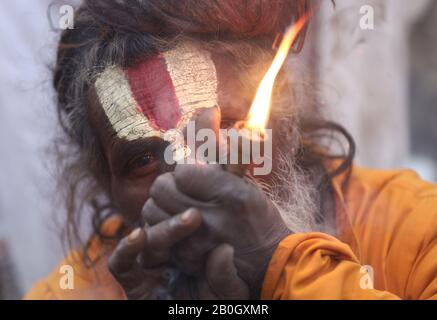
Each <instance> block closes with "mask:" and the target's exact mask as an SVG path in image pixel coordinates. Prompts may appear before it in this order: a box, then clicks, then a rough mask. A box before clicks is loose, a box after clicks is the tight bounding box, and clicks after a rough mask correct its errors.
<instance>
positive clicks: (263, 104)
mask: <svg viewBox="0 0 437 320" xmlns="http://www.w3.org/2000/svg"><path fill="white" fill-rule="evenodd" d="M308 18H309V14H307V15H305V16H303V17H302V18H300V19H299V20H298V21H297V22H296V23H295V24H293V25H291V26H290V27H289V28H288V29H287V31H286V32H285V35H284V37H283V39H282V41H281V44H280V45H279V48H278V52H277V54H276V56H275V58H274V59H273V62H272V64H271V65H270V67H269V69H268V70H267V72H266V74H265V75H264V78H263V79H262V81H261V83H260V85H259V87H258V90H257V92H256V95H255V98H254V100H253V102H252V106H251V107H250V110H249V115H248V117H247V120H246V123H245V127H246V128H249V129H255V130H258V131H260V132H261V133H264V130H265V128H266V126H267V122H268V120H269V115H270V109H271V100H272V92H273V85H274V83H275V80H276V77H277V75H278V73H279V70H281V67H282V65H283V64H284V62H285V59H286V58H287V55H288V52H289V51H290V48H291V46H292V44H293V42H294V40H295V39H296V37H297V36H298V35H299V32H300V31H301V30H302V29H303V27H304V26H305V24H306V23H307V21H308Z"/></svg>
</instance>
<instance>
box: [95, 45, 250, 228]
mask: <svg viewBox="0 0 437 320" xmlns="http://www.w3.org/2000/svg"><path fill="white" fill-rule="evenodd" d="M238 79H239V78H238V75H237V73H236V71H235V69H233V68H232V66H231V64H230V63H229V61H227V60H226V58H225V57H223V56H215V55H211V54H210V53H208V52H206V51H204V50H201V49H200V48H199V47H198V46H197V45H195V44H193V43H191V42H184V43H181V44H179V45H178V46H176V47H175V48H174V49H172V50H170V51H168V52H165V53H162V54H159V55H156V56H153V57H149V58H147V59H145V60H143V61H140V62H139V63H137V64H136V65H135V66H134V67H131V68H129V69H127V70H122V69H121V68H118V67H113V66H109V67H107V68H106V69H105V70H104V71H103V72H102V73H101V74H100V76H99V77H98V78H97V79H96V82H95V86H94V90H92V92H91V96H90V99H91V102H92V112H91V121H92V124H93V125H94V127H95V128H96V132H97V134H98V136H99V138H100V141H101V143H102V145H103V149H104V153H105V156H106V159H107V162H108V165H109V169H110V184H111V185H110V190H111V195H112V198H113V200H114V202H115V203H116V205H117V206H118V209H119V210H120V212H121V213H122V214H123V215H124V216H125V217H126V219H127V221H128V222H132V223H134V222H136V221H137V219H138V216H139V215H140V212H141V208H142V206H143V204H144V203H145V201H146V199H147V198H148V197H149V189H150V187H151V185H152V183H153V181H154V180H155V178H156V177H157V176H158V175H160V174H162V173H164V172H165V171H167V170H169V167H168V165H166V164H165V162H164V158H163V153H164V149H165V147H166V146H167V143H166V142H165V141H164V140H163V135H164V134H165V132H167V131H168V130H170V129H173V128H176V129H180V130H183V129H184V128H185V127H186V125H187V123H188V121H190V120H193V119H196V118H197V117H198V116H199V115H201V114H202V113H208V114H210V115H212V117H209V118H210V119H212V121H213V122H216V123H210V124H209V125H211V126H221V127H227V126H229V125H231V124H232V123H234V122H235V121H238V120H242V119H244V117H245V116H246V114H247V111H248V108H249V106H250V102H251V101H250V99H248V98H247V97H248V96H249V95H244V94H242V93H243V92H244V89H243V88H242V86H241V83H240V82H239V80H238ZM245 96H246V97H245Z"/></svg>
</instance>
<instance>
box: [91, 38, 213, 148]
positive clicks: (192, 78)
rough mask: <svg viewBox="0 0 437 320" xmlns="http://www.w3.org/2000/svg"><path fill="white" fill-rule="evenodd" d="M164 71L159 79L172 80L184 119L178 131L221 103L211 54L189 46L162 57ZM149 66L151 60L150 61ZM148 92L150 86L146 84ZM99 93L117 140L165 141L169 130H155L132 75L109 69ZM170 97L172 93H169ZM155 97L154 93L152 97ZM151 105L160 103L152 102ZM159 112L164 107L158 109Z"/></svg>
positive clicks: (97, 85)
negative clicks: (203, 110) (198, 113)
mask: <svg viewBox="0 0 437 320" xmlns="http://www.w3.org/2000/svg"><path fill="white" fill-rule="evenodd" d="M159 59H162V71H161V70H159V72H157V74H156V76H157V77H159V76H161V75H162V76H166V77H168V76H169V77H170V79H171V83H172V85H171V86H170V87H169V91H170V90H172V91H174V92H173V93H171V94H174V95H175V96H176V98H177V102H178V104H179V105H178V106H177V108H179V112H180V119H179V120H178V121H177V124H176V125H175V129H183V128H185V127H186V125H187V123H188V122H189V120H190V119H191V117H192V115H193V113H194V112H195V111H196V110H197V109H199V108H212V107H215V106H217V105H218V102H217V86H218V81H217V73H216V69H215V65H214V62H213V61H212V59H211V57H210V54H209V53H208V52H207V51H204V50H201V49H199V48H198V47H197V46H196V45H194V44H192V43H190V42H185V43H181V44H179V45H178V46H177V47H175V48H174V49H172V50H170V51H168V52H165V53H162V54H161V55H160V56H159ZM146 62H147V60H146ZM144 87H145V90H147V83H144ZM95 89H96V92H97V96H98V98H99V100H100V103H101V105H102V107H103V110H104V111H105V114H106V116H107V117H108V119H109V121H110V123H111V125H112V127H113V128H114V130H115V132H116V133H117V136H118V137H120V138H125V139H127V140H135V139H139V138H147V137H153V136H156V137H161V138H162V137H163V134H164V132H165V130H163V129H159V128H156V127H155V128H154V126H153V125H152V123H151V121H150V119H148V118H147V116H146V115H145V114H144V112H143V110H142V108H141V105H140V104H141V103H139V102H138V101H137V100H136V99H135V93H134V92H133V91H132V88H131V86H130V83H129V78H128V73H127V72H126V71H125V70H122V69H121V68H118V67H115V66H109V67H107V68H106V69H105V70H104V71H103V72H102V73H101V74H100V75H99V76H98V78H97V80H96V82H95ZM169 94H170V93H169ZM151 95H153V92H152V93H151ZM150 100H151V101H149V103H154V102H157V101H159V99H156V100H153V99H150ZM154 107H156V108H159V107H160V106H159V105H157V106H154Z"/></svg>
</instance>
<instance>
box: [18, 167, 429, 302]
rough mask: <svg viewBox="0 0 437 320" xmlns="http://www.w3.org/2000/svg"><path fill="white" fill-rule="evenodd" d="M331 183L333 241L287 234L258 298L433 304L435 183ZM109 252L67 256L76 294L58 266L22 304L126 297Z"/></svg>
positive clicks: (389, 176) (384, 178) (378, 179)
mask: <svg viewBox="0 0 437 320" xmlns="http://www.w3.org/2000/svg"><path fill="white" fill-rule="evenodd" d="M343 178H344V177H342V176H339V177H336V178H335V179H334V182H333V184H334V191H335V203H336V224H337V226H336V227H337V236H336V237H333V236H330V235H327V234H323V233H317V232H313V233H302V234H294V235H291V236H289V237H287V238H285V239H284V240H282V241H281V243H280V244H279V246H278V248H277V249H276V251H275V253H274V255H273V257H272V259H271V261H270V264H269V267H268V270H267V272H266V275H265V279H264V284H263V289H262V299H437V185H434V184H430V183H427V182H425V181H423V180H421V179H419V178H418V177H417V175H416V174H415V173H414V172H412V171H408V170H404V171H381V170H369V169H362V168H358V167H356V166H355V167H354V168H353V171H352V175H351V177H350V182H349V185H348V188H347V190H346V192H342V190H341V187H340V185H341V182H342V181H343ZM110 251H111V248H105V247H104V246H102V245H101V244H99V243H97V242H96V243H95V244H94V246H93V248H92V252H93V254H95V255H98V254H99V253H101V252H104V254H103V256H104V258H103V259H101V260H99V262H98V263H97V265H96V267H95V268H94V269H87V268H86V267H85V266H84V265H83V264H82V263H81V262H79V261H80V259H76V261H75V262H72V260H71V258H72V256H74V255H78V253H77V252H76V253H73V254H70V256H69V257H67V259H66V260H65V261H63V262H61V265H62V264H72V265H73V268H74V271H75V277H74V281H75V282H74V285H75V289H73V290H68V289H67V290H62V289H60V286H59V281H60V278H61V277H62V274H60V273H59V268H60V266H58V267H57V268H55V270H54V271H53V273H52V274H51V275H49V277H48V278H46V279H44V280H41V281H40V282H38V283H37V284H36V285H35V286H34V287H33V288H32V289H31V290H30V291H29V292H28V293H27V295H26V296H25V298H26V299H124V298H125V295H124V293H123V290H122V289H121V288H120V286H119V285H118V284H117V283H116V281H115V280H114V279H113V278H112V276H111V275H110V274H109V272H108V270H107V256H108V255H109V254H110Z"/></svg>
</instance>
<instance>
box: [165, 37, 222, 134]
mask: <svg viewBox="0 0 437 320" xmlns="http://www.w3.org/2000/svg"><path fill="white" fill-rule="evenodd" d="M163 57H164V59H165V63H166V65H167V70H168V72H169V74H170V77H171V78H172V81H173V86H174V88H175V92H176V96H177V98H178V100H179V105H180V108H181V113H182V118H181V120H180V122H179V123H178V126H177V127H178V128H179V129H180V128H185V127H186V126H187V123H188V121H190V119H191V117H192V115H193V113H194V112H195V111H196V109H200V108H212V107H215V106H217V105H218V101H217V87H218V81H217V72H216V69H215V65H214V62H213V61H212V59H211V56H210V54H209V52H206V51H203V50H200V49H199V48H197V47H196V46H195V45H194V44H192V43H190V42H186V43H182V44H180V45H179V46H178V47H176V48H175V49H173V50H170V51H167V52H165V53H163Z"/></svg>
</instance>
